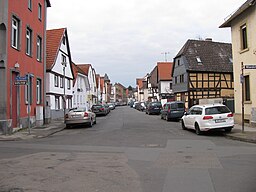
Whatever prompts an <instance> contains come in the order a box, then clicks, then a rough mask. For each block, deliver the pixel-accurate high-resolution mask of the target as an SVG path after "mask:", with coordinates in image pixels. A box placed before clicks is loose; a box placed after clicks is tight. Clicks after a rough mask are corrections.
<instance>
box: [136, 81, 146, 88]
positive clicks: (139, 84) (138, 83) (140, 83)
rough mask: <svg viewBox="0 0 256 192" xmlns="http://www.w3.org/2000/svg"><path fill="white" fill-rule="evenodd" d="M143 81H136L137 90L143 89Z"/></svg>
mask: <svg viewBox="0 0 256 192" xmlns="http://www.w3.org/2000/svg"><path fill="white" fill-rule="evenodd" d="M143 80H144V79H136V84H137V85H138V87H139V89H141V88H142V87H143Z"/></svg>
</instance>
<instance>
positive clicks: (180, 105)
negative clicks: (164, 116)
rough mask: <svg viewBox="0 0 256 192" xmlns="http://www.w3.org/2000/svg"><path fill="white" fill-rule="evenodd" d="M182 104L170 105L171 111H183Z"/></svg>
mask: <svg viewBox="0 0 256 192" xmlns="http://www.w3.org/2000/svg"><path fill="white" fill-rule="evenodd" d="M183 108H184V104H183V103H172V104H171V109H183Z"/></svg>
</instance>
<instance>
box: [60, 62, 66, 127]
mask: <svg viewBox="0 0 256 192" xmlns="http://www.w3.org/2000/svg"><path fill="white" fill-rule="evenodd" d="M61 64H62V66H63V76H64V77H63V82H62V83H63V118H64V123H65V117H66V85H65V79H66V74H65V72H66V66H67V62H66V61H65V60H64V61H62V63H61Z"/></svg>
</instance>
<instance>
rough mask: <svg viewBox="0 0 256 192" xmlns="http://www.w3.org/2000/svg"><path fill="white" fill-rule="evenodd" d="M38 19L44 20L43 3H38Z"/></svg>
mask: <svg viewBox="0 0 256 192" xmlns="http://www.w3.org/2000/svg"><path fill="white" fill-rule="evenodd" d="M38 19H39V20H40V21H41V20H42V5H41V4H40V3H38Z"/></svg>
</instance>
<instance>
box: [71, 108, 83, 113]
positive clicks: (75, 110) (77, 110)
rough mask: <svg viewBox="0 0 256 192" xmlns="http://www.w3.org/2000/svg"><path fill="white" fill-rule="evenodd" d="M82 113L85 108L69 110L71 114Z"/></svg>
mask: <svg viewBox="0 0 256 192" xmlns="http://www.w3.org/2000/svg"><path fill="white" fill-rule="evenodd" d="M84 111H86V108H77V109H73V110H71V112H84Z"/></svg>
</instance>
